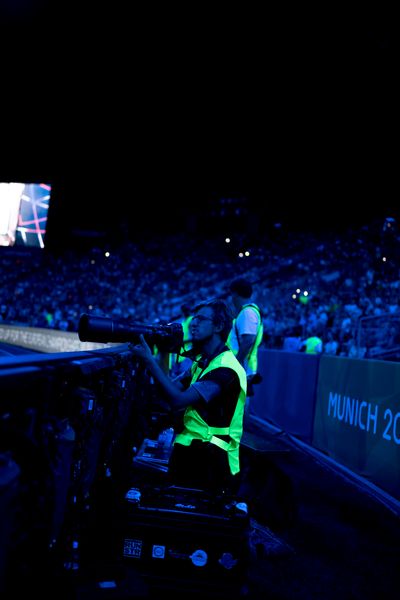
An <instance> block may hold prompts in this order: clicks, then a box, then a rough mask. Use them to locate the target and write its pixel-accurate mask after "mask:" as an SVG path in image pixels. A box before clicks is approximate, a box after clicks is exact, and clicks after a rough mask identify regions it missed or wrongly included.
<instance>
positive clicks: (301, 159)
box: [0, 2, 399, 228]
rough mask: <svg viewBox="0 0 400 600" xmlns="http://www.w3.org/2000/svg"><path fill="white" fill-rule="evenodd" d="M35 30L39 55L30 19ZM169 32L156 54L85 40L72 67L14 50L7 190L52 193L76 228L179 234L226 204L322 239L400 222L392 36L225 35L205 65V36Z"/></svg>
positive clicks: (1, 169) (68, 59) (5, 135)
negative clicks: (184, 222) (361, 224)
mask: <svg viewBox="0 0 400 600" xmlns="http://www.w3.org/2000/svg"><path fill="white" fill-rule="evenodd" d="M28 4H29V2H28ZM33 22H34V23H35V24H38V23H40V22H41V20H40V18H39V16H37V17H36V18H35V19H34V20H33ZM20 24H21V23H19V22H18V19H15V18H14V24H13V27H12V31H14V33H15V31H17V30H18V27H19V25H20ZM23 29H24V32H25V33H27V32H28V31H29V32H30V33H29V36H28V39H29V40H30V41H32V39H31V38H32V36H33V33H32V29H33V28H32V27H30V24H29V19H26V23H25V24H24V26H23ZM83 30H84V31H85V32H86V31H87V30H86V28H83ZM103 31H104V30H103ZM151 31H152V29H151ZM207 31H208V35H209V34H210V31H209V29H208V30H207ZM171 32H172V30H171ZM81 33H82V32H81ZM167 33H168V32H167V30H163V33H162V36H155V35H154V38H151V39H149V40H147V42H146V45H145V47H144V48H143V46H142V45H141V44H136V43H135V42H136V38H135V39H134V40H133V41H132V44H129V43H128V42H129V40H130V39H131V38H129V39H128V38H126V37H125V36H123V35H121V36H119V37H118V36H117V38H114V42H113V43H111V41H110V42H107V43H103V44H102V45H100V44H96V45H91V44H90V43H88V42H89V38H88V39H86V37H85V36H86V34H85V36H83V37H84V38H85V39H84V41H85V43H86V51H85V52H84V53H82V55H80V54H79V53H77V54H75V55H74V56H73V50H74V49H75V47H76V45H77V44H76V39H75V38H74V37H73V36H68V37H67V38H63V39H64V40H65V44H61V43H58V44H56V36H55V35H54V36H52V37H49V38H46V36H44V39H45V42H44V43H43V39H42V41H41V42H40V43H38V44H32V45H28V44H27V45H26V47H24V46H23V44H22V40H23V39H24V38H21V43H19V44H12V45H11V46H10V45H8V47H7V56H9V57H11V58H12V60H11V58H10V60H9V61H8V63H7V65H6V66H5V68H6V67H7V66H8V67H9V75H10V77H8V72H7V73H5V74H4V77H5V78H6V77H8V78H7V81H8V85H9V87H8V89H9V90H10V91H9V94H8V95H7V98H6V105H5V107H4V108H3V124H2V127H3V129H2V147H3V155H4V156H3V159H2V161H1V164H0V180H2V181H13V180H14V181H15V180H24V181H35V180H36V181H40V180H42V181H49V182H51V183H53V189H54V199H55V201H56V202H57V218H58V219H60V221H63V222H64V223H65V227H71V226H76V225H80V226H81V227H94V228H96V227H97V228H101V227H103V226H106V225H110V223H111V224H112V223H113V222H117V221H118V220H119V219H121V215H122V218H125V215H127V214H128V213H133V214H134V219H135V222H139V224H143V225H146V226H148V225H149V224H151V223H154V224H155V223H158V224H160V226H161V227H166V228H167V227H173V226H174V225H175V224H176V223H177V222H178V220H179V215H181V214H185V215H187V214H188V213H190V211H193V212H194V213H195V214H198V212H201V211H202V207H203V205H204V204H205V205H207V204H208V205H210V204H212V203H213V202H215V200H216V199H218V198H219V197H229V196H233V197H246V198H248V201H249V206H250V207H251V209H252V210H253V211H254V212H255V213H256V214H260V218H263V219H268V218H272V219H276V218H282V217H283V216H284V217H287V215H288V214H290V215H291V219H292V221H293V222H296V223H297V224H301V223H302V222H304V223H305V224H309V223H310V222H312V223H315V227H318V226H321V224H322V223H323V222H326V221H327V220H329V221H328V223H331V224H332V225H333V224H334V223H335V222H337V223H340V222H342V221H343V222H345V221H349V222H350V221H352V220H356V219H358V218H359V217H360V215H364V214H365V215H367V214H368V215H374V214H377V215H382V214H384V213H385V212H387V211H391V212H393V211H394V210H395V209H396V210H398V209H397V208H396V205H397V204H398V197H399V194H398V191H399V190H398V182H397V164H396V163H395V158H396V157H395V153H394V150H393V148H396V146H397V137H398V136H397V135H396V131H395V130H394V122H395V121H394V115H395V107H394V106H393V100H392V98H393V90H394V85H395V81H396V78H395V76H394V72H395V71H394V70H393V63H394V60H393V58H392V54H393V50H394V46H395V43H394V42H395V41H396V40H395V38H394V36H393V34H392V31H391V29H390V28H388V27H384V26H382V24H380V25H379V26H378V25H375V27H372V26H371V25H370V26H366V25H364V26H363V27H362V28H360V29H359V30H358V31H356V30H354V31H349V30H348V31H347V32H346V35H345V36H343V35H339V34H337V35H336V34H335V35H334V34H333V33H332V32H331V33H330V34H329V35H325V34H324V35H322V33H323V32H321V34H320V36H318V37H314V36H312V35H307V34H306V32H305V31H304V30H303V32H302V33H301V32H300V33H296V34H295V35H289V34H290V32H289V31H288V30H287V28H282V29H281V30H280V33H279V31H278V33H275V35H274V36H272V37H271V38H269V39H268V40H267V41H265V43H264V36H260V35H259V32H252V31H251V29H246V30H245V29H243V30H238V29H235V30H234V29H232V28H231V29H229V28H228V29H225V30H219V32H218V31H214V32H213V33H214V35H213V36H212V37H211V38H210V37H209V38H208V42H207V45H206V49H207V52H206V50H205V46H204V44H205V41H204V38H203V37H201V36H200V35H199V34H200V31H199V32H196V33H197V35H192V34H193V32H190V31H188V32H187V34H186V35H183V34H182V35H181V36H180V37H179V40H180V42H184V41H185V42H186V43H185V44H178V43H177V38H176V37H174V36H172V35H171V36H168V35H167ZM253 33H254V35H253ZM325 33H326V32H325ZM191 38H194V41H192V40H191ZM4 39H5V38H4V36H3V37H2V41H3V42H4ZM35 39H36V38H35ZM120 39H121V40H122V41H120ZM154 39H157V44H153V43H152V42H153V41H154ZM107 40H108V38H107ZM217 40H218V44H217ZM271 40H272V41H271ZM102 41H103V42H105V41H106V39H105V38H104V37H102ZM161 41H162V42H163V43H161ZM72 42H73V43H72ZM189 42H191V43H189ZM150 46H151V49H152V52H153V53H152V54H151V53H150ZM61 47H62V48H61ZM10 48H11V50H10ZM60 49H62V50H65V52H63V53H59V52H58V51H59V50H60ZM161 49H162V52H161ZM78 50H80V47H78ZM143 53H144V54H145V56H146V62H142V61H141V60H140V59H141V57H142V56H143ZM59 54H60V56H59ZM61 54H63V56H62V57H61ZM72 56H73V57H72ZM138 57H139V59H138ZM158 202H160V203H161V206H160V207H158V208H157V210H156V209H155V204H156V203H158ZM117 206H118V210H117V209H115V210H113V211H111V210H110V207H113V208H114V207H117ZM71 215H74V217H73V218H71ZM75 215H76V216H77V219H76V218H75ZM361 219H362V216H361Z"/></svg>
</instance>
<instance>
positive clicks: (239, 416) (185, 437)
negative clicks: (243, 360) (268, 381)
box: [174, 350, 247, 475]
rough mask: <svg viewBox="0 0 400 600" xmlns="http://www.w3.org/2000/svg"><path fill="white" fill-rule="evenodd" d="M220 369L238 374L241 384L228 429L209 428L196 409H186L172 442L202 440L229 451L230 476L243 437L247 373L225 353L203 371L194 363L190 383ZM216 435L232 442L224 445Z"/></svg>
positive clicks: (236, 468) (235, 470) (236, 464)
mask: <svg viewBox="0 0 400 600" xmlns="http://www.w3.org/2000/svg"><path fill="white" fill-rule="evenodd" d="M219 367H227V368H228V369H232V370H233V371H235V373H237V375H238V377H239V381H240V393H239V398H238V400H237V403H236V408H235V412H234V413H233V417H232V420H231V422H230V424H229V425H228V426H227V427H210V426H209V425H208V424H207V423H206V422H205V421H204V419H203V418H202V417H201V416H200V415H199V413H198V412H197V410H196V409H195V408H193V407H192V406H188V407H187V408H186V410H185V414H184V417H183V424H184V429H183V431H182V433H178V434H177V435H176V437H175V441H174V443H175V444H182V445H183V446H190V444H191V443H192V441H193V440H201V441H202V442H210V443H211V444H215V445H216V446H218V447H219V448H222V450H225V451H226V452H228V462H229V468H230V471H231V473H232V475H235V474H236V473H238V472H239V471H240V464H239V444H240V440H241V437H242V434H243V411H244V405H245V400H246V392H247V379H246V372H245V370H244V369H243V367H242V365H241V364H240V363H239V361H238V360H237V358H236V357H235V356H234V354H233V352H232V351H231V350H225V352H222V353H221V354H218V356H216V357H215V358H213V359H212V360H211V361H210V364H209V365H208V366H207V367H206V368H205V369H204V371H202V370H201V369H200V368H199V367H198V366H197V363H194V364H193V365H192V380H191V383H194V382H195V381H197V379H201V377H202V376H203V375H205V374H206V373H208V372H209V371H212V370H213V369H218V368H219ZM219 435H229V437H230V438H231V439H230V441H229V442H226V441H225V440H222V439H221V438H220V437H218V436H219Z"/></svg>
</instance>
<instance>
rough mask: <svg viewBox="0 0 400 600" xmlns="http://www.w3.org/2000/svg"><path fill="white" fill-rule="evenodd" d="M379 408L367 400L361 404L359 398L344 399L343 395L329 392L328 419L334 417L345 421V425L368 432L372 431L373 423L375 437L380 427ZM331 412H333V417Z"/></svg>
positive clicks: (346, 397) (347, 397) (345, 397)
mask: <svg viewBox="0 0 400 600" xmlns="http://www.w3.org/2000/svg"><path fill="white" fill-rule="evenodd" d="M378 408H379V407H378V405H377V404H375V405H372V404H371V403H370V402H366V401H365V400H363V401H362V402H360V400H358V399H357V398H350V396H343V397H342V395H341V394H333V393H332V392H329V400H328V417H330V416H333V418H334V419H338V420H339V421H344V423H348V424H349V425H353V426H354V427H359V428H360V429H362V430H366V431H368V432H369V431H370V429H371V423H372V424H373V429H372V433H373V434H374V435H375V434H376V428H377V425H378ZM331 410H332V412H333V414H332V415H331Z"/></svg>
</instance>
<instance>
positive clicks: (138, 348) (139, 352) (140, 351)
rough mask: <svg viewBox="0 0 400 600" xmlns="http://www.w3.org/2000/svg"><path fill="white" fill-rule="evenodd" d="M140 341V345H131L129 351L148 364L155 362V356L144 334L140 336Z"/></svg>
mask: <svg viewBox="0 0 400 600" xmlns="http://www.w3.org/2000/svg"><path fill="white" fill-rule="evenodd" d="M139 339H140V343H139V344H135V345H133V344H129V350H130V351H131V352H132V354H133V356H137V357H138V358H141V359H143V360H144V361H145V362H146V363H150V362H151V361H153V360H154V356H153V353H152V351H151V349H150V346H149V345H148V343H147V342H146V340H145V339H144V337H143V335H142V334H140V336H139Z"/></svg>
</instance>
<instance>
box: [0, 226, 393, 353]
mask: <svg viewBox="0 0 400 600" xmlns="http://www.w3.org/2000/svg"><path fill="white" fill-rule="evenodd" d="M245 241H246V242H247V243H248V239H247V240H245V239H244V238H242V239H241V241H240V244H239V242H238V243H237V244H236V246H235V243H234V241H233V242H231V243H230V244H228V243H227V242H226V241H225V240H224V239H220V237H219V236H217V235H215V236H212V237H210V239H207V240H206V239H204V238H202V239H201V240H199V239H197V238H196V236H192V235H191V236H188V235H185V234H184V233H183V234H172V235H170V236H158V237H152V238H151V239H145V238H142V239H140V240H136V241H132V240H125V241H124V242H123V243H121V244H120V245H118V246H116V245H115V244H114V246H113V247H111V246H107V245H106V246H105V247H102V248H100V247H92V248H90V249H85V250H82V249H79V250H78V249H71V248H70V249H68V250H64V251H62V252H50V251H48V250H47V249H44V250H37V251H35V252H32V251H31V252H28V251H27V250H26V249H24V251H21V250H20V249H16V248H14V249H11V248H2V249H1V253H0V264H1V270H2V286H1V289H0V323H3V324H14V325H25V326H27V325H28V326H31V327H44V328H53V329H60V330H64V331H73V332H76V331H77V330H78V322H79V318H80V316H81V314H82V313H90V314H92V315H97V316H107V317H110V318H113V319H116V320H120V321H127V322H128V321H130V322H132V321H134V322H136V323H146V324H153V323H168V322H171V321H174V320H178V319H179V318H180V317H181V314H180V307H181V305H182V304H183V303H186V304H190V303H191V302H194V301H195V299H199V298H204V299H206V298H209V297H211V296H219V297H225V296H227V294H228V288H227V286H228V282H229V281H230V280H231V279H232V278H233V277H235V276H238V275H245V276H246V277H247V278H248V279H250V280H251V281H252V283H253V287H254V299H255V301H256V302H257V304H258V305H259V306H260V308H261V309H262V315H263V323H264V341H263V344H264V346H265V347H267V348H276V349H284V350H302V349H304V341H305V340H306V339H307V338H308V337H309V336H318V337H319V338H320V339H321V340H322V342H323V344H322V352H325V353H329V354H335V355H338V356H350V357H359V358H362V357H377V358H382V359H385V358H390V359H393V357H394V359H396V357H397V356H396V352H397V351H396V348H400V302H399V291H400V269H399V264H400V262H399V260H398V258H399V256H398V255H399V248H400V235H399V232H398V229H397V223H396V221H395V220H394V219H386V220H384V221H379V220H377V221H374V222H373V223H370V224H368V225H366V226H360V227H359V228H354V227H353V228H350V229H348V230H347V231H346V232H343V233H341V234H338V233H333V232H330V233H326V232H324V233H318V232H317V233H316V232H311V233H310V232H307V233H305V232H300V233H299V232H293V231H289V230H286V229H285V228H284V227H281V226H279V224H277V225H276V227H275V229H274V230H273V232H272V233H269V234H263V235H262V236H260V235H258V236H254V239H253V240H251V243H248V245H245ZM239 248H242V249H243V251H242V252H241V253H240V254H239V250H238V249H239ZM244 248H246V249H247V250H248V255H246V252H245V251H244ZM399 356H400V353H399Z"/></svg>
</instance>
